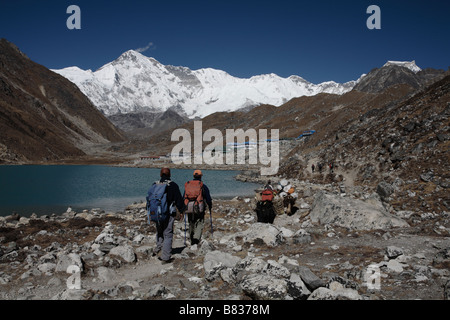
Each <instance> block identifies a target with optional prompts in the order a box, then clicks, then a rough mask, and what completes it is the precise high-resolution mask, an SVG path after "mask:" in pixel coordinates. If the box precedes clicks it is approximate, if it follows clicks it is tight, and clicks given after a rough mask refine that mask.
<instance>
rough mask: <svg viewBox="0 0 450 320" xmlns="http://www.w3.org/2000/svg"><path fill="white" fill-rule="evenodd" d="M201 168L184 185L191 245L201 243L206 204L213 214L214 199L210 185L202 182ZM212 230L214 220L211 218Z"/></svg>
mask: <svg viewBox="0 0 450 320" xmlns="http://www.w3.org/2000/svg"><path fill="white" fill-rule="evenodd" d="M202 176H203V174H202V172H201V170H195V171H194V179H193V180H191V181H188V182H186V183H185V185H184V196H183V198H184V204H185V206H186V211H185V214H186V215H187V218H188V221H189V237H190V240H191V245H194V244H197V243H200V240H201V238H202V233H203V227H204V226H205V211H206V205H208V207H209V212H210V215H211V209H212V199H211V194H210V192H209V189H208V187H207V186H206V185H205V184H204V183H203V182H202ZM211 232H212V220H211Z"/></svg>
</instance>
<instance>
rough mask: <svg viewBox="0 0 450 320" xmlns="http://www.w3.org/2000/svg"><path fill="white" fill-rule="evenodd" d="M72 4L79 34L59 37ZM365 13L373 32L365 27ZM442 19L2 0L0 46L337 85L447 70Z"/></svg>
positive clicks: (355, 6)
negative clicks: (390, 64)
mask: <svg viewBox="0 0 450 320" xmlns="http://www.w3.org/2000/svg"><path fill="white" fill-rule="evenodd" d="M72 4H74V5H78V6H79V7H80V9H81V30H69V29H68V28H67V27H66V20H67V19H68V18H69V16H70V14H67V13H66V10H67V7H68V6H69V5H72ZM372 4H375V5H378V6H379V7H380V9H381V30H369V29H368V28H367V27H366V20H367V19H368V18H369V16H370V14H367V13H366V10H367V8H368V6H370V5H372ZM449 14H450V2H449V1H446V0H428V1H412V0H410V1H406V0H401V1H400V0H391V1H384V0H383V1H379V0H370V1H365V0H355V1H349V0H342V1H321V0H317V1H299V0H297V1H293V0H277V1H273V0H270V1H269V0H260V1H254V0H251V1H250V0H209V1H204V0H189V1H187V0H184V1H179V0H163V1H153V0H147V1H144V0H140V1H138V0H128V1H114V0H109V1H103V0H91V1H84V0H71V1H65V0H58V1H49V0H43V1H29V0H26V1H25V0H14V1H11V0H3V1H2V2H1V3H0V37H2V38H6V39H7V40H9V41H11V42H13V43H15V44H16V45H17V46H18V47H19V48H20V49H21V50H22V51H23V52H24V53H26V54H27V55H28V56H29V57H30V58H31V59H32V60H34V61H36V62H38V63H40V64H42V65H44V66H46V67H48V68H51V69H59V68H64V67H68V66H74V65H76V66H78V67H80V68H82V69H92V70H96V69H98V68H99V67H101V66H102V65H104V64H106V63H108V62H110V61H112V60H114V59H116V58H117V57H118V56H120V55H121V54H122V53H123V52H125V51H127V50H129V49H138V48H145V47H147V46H148V49H147V50H146V51H143V52H142V53H143V54H144V55H146V56H149V57H154V58H155V59H157V60H158V61H160V62H161V63H163V64H170V65H176V66H186V67H189V68H191V69H199V68H206V67H211V68H216V69H221V70H224V71H226V72H228V73H230V74H231V75H233V76H237V77H242V78H249V77H251V76H254V75H258V74H265V73H275V74H278V75H279V76H282V77H288V76H290V75H293V74H295V75H299V76H302V77H303V78H305V79H306V80H308V81H311V82H313V83H319V82H323V81H328V80H335V81H338V82H346V81H350V80H355V79H357V78H358V77H359V76H360V75H361V74H362V73H368V72H369V71H370V70H371V69H373V68H376V67H381V66H382V65H383V64H384V63H385V62H386V61H387V60H402V61H404V60H409V61H410V60H416V63H417V65H419V66H420V67H422V68H426V67H431V68H439V69H447V68H448V67H449V66H450V59H449V57H450V16H449ZM149 44H151V45H150V46H149Z"/></svg>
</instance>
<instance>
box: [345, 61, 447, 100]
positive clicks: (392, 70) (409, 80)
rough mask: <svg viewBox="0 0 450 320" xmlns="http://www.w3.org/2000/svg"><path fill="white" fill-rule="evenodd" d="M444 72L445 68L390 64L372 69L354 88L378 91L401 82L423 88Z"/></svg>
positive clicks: (364, 90)
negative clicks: (421, 68)
mask: <svg viewBox="0 0 450 320" xmlns="http://www.w3.org/2000/svg"><path fill="white" fill-rule="evenodd" d="M442 73H443V70H435V69H426V70H420V71H417V70H414V69H412V70H411V69H410V68H407V67H404V66H398V65H395V64H388V65H385V66H383V67H382V68H379V69H374V70H372V71H371V72H370V73H369V74H367V75H366V76H364V77H363V78H361V81H360V82H359V83H357V84H356V85H355V87H354V88H353V89H355V90H358V91H363V92H373V93H377V92H382V91H383V90H385V89H387V88H389V87H390V86H392V85H395V84H399V83H403V84H407V85H409V86H411V87H413V88H414V89H421V88H423V87H425V86H427V85H430V84H431V83H433V82H434V81H436V77H437V76H439V75H440V74H442Z"/></svg>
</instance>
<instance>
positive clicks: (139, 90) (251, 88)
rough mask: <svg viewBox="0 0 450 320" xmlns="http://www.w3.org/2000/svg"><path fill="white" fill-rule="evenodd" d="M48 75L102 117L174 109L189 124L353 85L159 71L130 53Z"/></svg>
mask: <svg viewBox="0 0 450 320" xmlns="http://www.w3.org/2000/svg"><path fill="white" fill-rule="evenodd" d="M53 71H54V72H57V73H59V74H61V75H63V76H65V77H66V78H67V79H69V80H70V81H72V82H74V83H75V84H76V85H77V86H78V87H79V88H80V90H82V91H83V92H84V93H85V94H86V95H87V96H88V97H89V98H90V99H91V100H92V102H93V103H94V104H95V105H96V106H97V107H98V108H99V109H100V110H102V112H103V113H104V114H106V115H108V116H109V115H113V114H117V113H130V112H161V111H166V110H167V109H169V108H177V109H178V110H182V113H183V112H184V115H187V116H188V117H190V118H195V117H205V116H207V115H209V114H212V113H214V112H221V111H229V112H231V111H236V110H238V109H242V108H247V107H251V106H257V105H261V104H272V105H275V106H280V105H282V104H283V103H285V102H287V101H289V100H290V99H292V98H294V97H298V96H304V95H307V96H310V95H315V94H318V93H322V92H325V93H335V94H343V93H345V92H348V91H350V90H351V89H352V88H353V86H354V85H355V84H356V83H357V81H358V80H356V81H349V82H346V83H343V84H340V83H336V82H334V81H326V82H323V83H320V84H313V83H311V82H308V81H307V80H305V79H304V78H302V77H300V76H296V75H291V76H289V77H288V78H282V77H280V76H278V75H276V74H274V73H271V74H263V75H256V76H253V77H251V78H237V77H234V76H231V75H230V74H228V73H227V72H225V71H223V70H218V69H213V68H202V69H198V70H191V69H189V68H187V67H182V66H171V65H163V64H161V63H160V62H158V61H157V60H156V59H154V58H151V57H146V56H144V55H142V54H140V53H138V52H136V51H134V50H128V51H126V52H125V53H123V54H122V55H121V56H120V57H119V58H117V59H116V60H114V61H112V62H110V63H107V64H105V65H104V66H102V67H100V68H99V69H98V70H96V71H94V72H93V71H92V70H82V69H80V68H78V67H68V68H64V69H59V70H53Z"/></svg>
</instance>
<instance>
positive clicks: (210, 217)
mask: <svg viewBox="0 0 450 320" xmlns="http://www.w3.org/2000/svg"><path fill="white" fill-rule="evenodd" d="M209 221H210V222H211V238H212V236H213V233H214V231H213V224H212V213H211V208H209Z"/></svg>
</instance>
